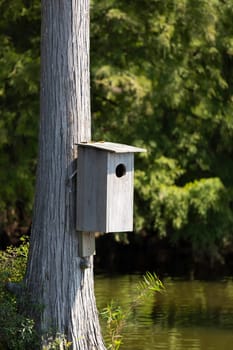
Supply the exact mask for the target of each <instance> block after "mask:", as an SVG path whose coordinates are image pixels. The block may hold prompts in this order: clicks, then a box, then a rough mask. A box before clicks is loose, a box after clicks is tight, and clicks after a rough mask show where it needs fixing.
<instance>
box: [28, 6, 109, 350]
mask: <svg viewBox="0 0 233 350" xmlns="http://www.w3.org/2000/svg"><path fill="white" fill-rule="evenodd" d="M41 35H42V37H41V38H42V44H41V96H40V101H41V111H40V135H39V157H38V169H37V184H36V196H35V204H34V216H33V225H32V235H31V242H30V254H29V261H28V266H27V273H26V279H25V281H26V288H27V291H28V293H29V294H28V295H29V298H30V299H31V301H32V302H33V303H35V305H36V307H35V309H34V312H33V316H34V317H35V319H36V324H37V328H38V330H40V332H42V333H44V334H46V333H50V332H51V331H52V332H54V333H56V332H57V333H60V334H64V335H66V336H67V337H68V339H69V340H70V341H71V342H72V349H73V350H94V349H98V350H104V349H105V347H104V344H103V341H102V337H101V332H100V327H99V320H98V313H97V308H96V304H95V296H94V285H93V263H91V267H90V268H88V269H85V270H81V269H80V258H79V256H78V235H77V233H76V231H75V214H76V208H75V192H76V181H75V177H74V176H73V174H74V172H75V170H76V158H77V143H78V142H80V141H89V140H90V138H91V115H90V83H89V1H88V0H50V1H47V0H42V33H41ZM91 262H92V258H91ZM45 338H46V337H45ZM62 348H63V347H62V346H61V349H62Z"/></svg>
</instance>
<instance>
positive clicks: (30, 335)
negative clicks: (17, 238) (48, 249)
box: [0, 237, 71, 350]
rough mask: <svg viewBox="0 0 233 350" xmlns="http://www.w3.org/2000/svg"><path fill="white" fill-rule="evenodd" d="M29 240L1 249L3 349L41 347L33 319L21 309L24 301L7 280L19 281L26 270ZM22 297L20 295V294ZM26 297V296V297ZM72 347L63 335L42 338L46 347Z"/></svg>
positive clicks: (48, 349)
mask: <svg viewBox="0 0 233 350" xmlns="http://www.w3.org/2000/svg"><path fill="white" fill-rule="evenodd" d="M28 251H29V242H28V239H27V238H26V237H22V238H21V244H20V246H19V247H11V246H10V247H8V248H7V250H6V251H5V252H4V251H0V349H4V350H8V349H9V350H31V349H38V348H39V347H40V346H39V345H38V344H39V342H40V340H39V337H38V334H37V333H36V330H35V325H34V321H33V320H32V319H30V318H28V317H27V316H26V315H25V314H24V313H23V312H22V311H25V310H22V305H23V302H25V300H21V299H20V298H18V299H16V297H15V295H13V294H11V293H9V292H8V291H7V289H6V283H9V282H14V283H19V284H21V286H22V287H23V284H22V280H23V277H24V275H25V271H26V263H27V257H28ZM18 297H19V296H18ZM23 298H26V296H23ZM61 346H62V349H69V348H70V347H71V342H69V341H68V340H67V339H66V336H65V335H63V334H55V335H53V336H51V335H50V334H48V335H46V336H44V337H43V346H42V348H43V350H56V349H57V350H59V349H61Z"/></svg>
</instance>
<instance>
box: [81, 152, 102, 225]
mask: <svg viewBox="0 0 233 350" xmlns="http://www.w3.org/2000/svg"><path fill="white" fill-rule="evenodd" d="M106 172H107V153H106V152H99V151H98V150H97V149H87V148H83V147H79V157H78V181H79V183H78V189H77V230H79V231H93V232H94V231H99V232H105V229H106V198H107V173H106Z"/></svg>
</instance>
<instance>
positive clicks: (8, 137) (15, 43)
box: [0, 0, 40, 226]
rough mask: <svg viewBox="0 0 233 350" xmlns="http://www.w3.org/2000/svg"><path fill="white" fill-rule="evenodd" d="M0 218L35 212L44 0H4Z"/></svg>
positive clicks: (0, 73) (0, 28)
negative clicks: (40, 39) (33, 200)
mask: <svg viewBox="0 0 233 350" xmlns="http://www.w3.org/2000/svg"><path fill="white" fill-rule="evenodd" d="M0 12H1V21H0V33H1V34H0V42H1V44H0V64H1V71H0V104H1V110H0V154H1V156H0V168H1V172H0V182H1V184H2V186H1V188H0V212H1V213H2V215H0V220H1V223H2V226H3V225H6V224H9V223H12V222H14V221H18V220H21V225H24V224H25V222H26V223H28V220H27V218H28V216H29V214H30V213H31V207H32V198H33V189H34V173H35V164H36V162H35V159H36V153H37V151H36V148H37V141H36V138H37V117H38V110H39V93H38V92H39V36H40V29H39V28H40V4H39V1H35V0H33V1H30V4H29V2H28V1H23V0H17V1H15V0H14V1H13V0H11V1H5V0H0Z"/></svg>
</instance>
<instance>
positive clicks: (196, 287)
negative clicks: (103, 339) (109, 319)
mask: <svg viewBox="0 0 233 350" xmlns="http://www.w3.org/2000/svg"><path fill="white" fill-rule="evenodd" d="M139 279H140V277H139V276H135V275H127V276H117V277H109V276H96V278H95V291H96V298H97V305H98V308H99V310H101V309H103V308H104V307H105V306H106V305H107V304H108V303H109V302H110V301H111V300H116V301H117V303H118V304H120V305H122V306H124V307H127V306H128V305H130V303H131V302H132V300H133V299H134V297H135V295H137V290H136V286H137V283H138V281H139ZM163 282H164V285H165V288H166V292H165V293H163V294H157V296H156V298H151V299H148V300H147V302H146V303H145V304H144V305H142V306H140V307H137V308H136V309H134V310H133V314H132V317H131V319H130V321H129V323H128V325H127V328H126V329H125V331H124V344H123V346H122V350H154V349H167V350H225V349H226V350H230V349H233V279H232V278H226V279H224V280H222V281H217V282H216V281H215V282H205V281H204V282H203V281H182V280H174V279H170V278H167V279H165V280H164V281H163Z"/></svg>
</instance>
